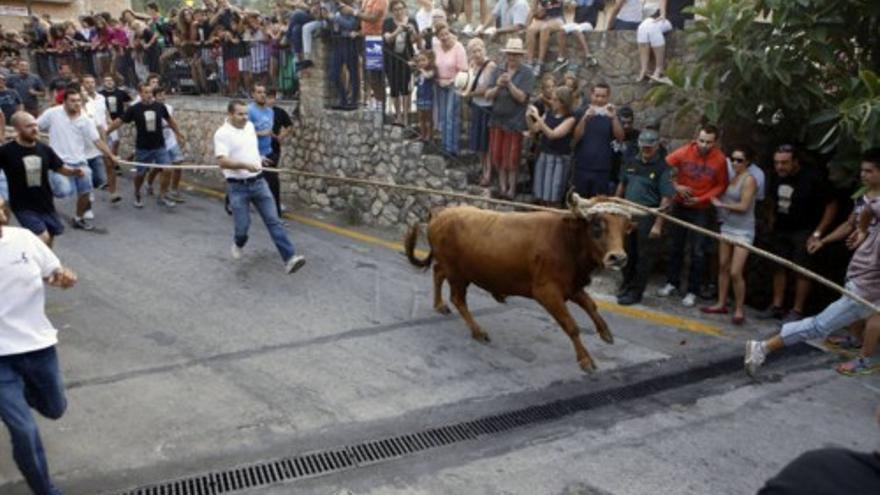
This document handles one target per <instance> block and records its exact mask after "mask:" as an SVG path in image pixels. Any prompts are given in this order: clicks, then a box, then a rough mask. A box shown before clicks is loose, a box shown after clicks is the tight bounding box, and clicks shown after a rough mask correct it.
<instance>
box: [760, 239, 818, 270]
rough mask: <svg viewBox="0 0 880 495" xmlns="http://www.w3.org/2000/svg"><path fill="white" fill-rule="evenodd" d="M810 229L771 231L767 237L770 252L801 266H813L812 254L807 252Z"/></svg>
mask: <svg viewBox="0 0 880 495" xmlns="http://www.w3.org/2000/svg"><path fill="white" fill-rule="evenodd" d="M811 235H813V232H812V231H811V230H795V231H779V230H777V231H773V232H772V233H770V236H769V238H768V239H767V241H768V244H769V247H770V252H772V253H773V254H775V255H776V256H780V257H782V258H785V259H787V260H789V261H791V262H792V263H795V264H798V265H800V266H803V267H810V266H813V256H811V255H810V254H809V253H807V239H809V238H810V236H811Z"/></svg>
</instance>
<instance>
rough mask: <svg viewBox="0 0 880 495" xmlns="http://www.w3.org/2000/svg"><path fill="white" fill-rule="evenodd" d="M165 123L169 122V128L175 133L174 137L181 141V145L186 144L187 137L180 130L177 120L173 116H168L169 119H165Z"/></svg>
mask: <svg viewBox="0 0 880 495" xmlns="http://www.w3.org/2000/svg"><path fill="white" fill-rule="evenodd" d="M165 121H166V122H168V127H170V128H171V130H172V131H174V135H175V136H177V140H178V141H180V144H185V143H186V137H185V136H184V135H183V134H181V132H180V128H179V127H177V120H176V119H175V118H174V117H172V116H171V115H168V118H167V119H165Z"/></svg>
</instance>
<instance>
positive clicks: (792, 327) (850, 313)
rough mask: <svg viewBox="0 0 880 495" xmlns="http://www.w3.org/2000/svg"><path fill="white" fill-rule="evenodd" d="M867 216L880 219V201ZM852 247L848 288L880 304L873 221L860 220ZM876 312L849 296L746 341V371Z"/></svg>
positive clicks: (878, 232)
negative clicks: (771, 356)
mask: <svg viewBox="0 0 880 495" xmlns="http://www.w3.org/2000/svg"><path fill="white" fill-rule="evenodd" d="M878 161H880V157H878V156H876V154H870V155H867V156H866V157H865V158H864V160H863V162H865V163H869V164H872V166H873V167H877V162H878ZM865 210H866V212H865V213H864V214H866V215H872V216H873V217H874V218H875V219H876V218H880V200H878V199H876V198H873V199H871V200H870V201H867V202H866V205H865ZM853 235H854V236H855V237H854V239H853V241H852V245H854V246H857V248H856V252H855V254H853V257H852V260H850V262H849V268H848V269H847V273H846V279H847V282H846V289H847V290H849V291H851V292H852V293H854V294H856V295H857V296H859V297H861V298H863V299H865V300H866V301H868V302H870V303H872V304H874V305H875V306H876V305H878V304H880V229H877V228H874V229H869V222H864V221H860V222H859V225H858V226H857V230H856V232H854V233H853ZM875 313H876V312H875V310H874V309H872V308H870V307H868V306H867V305H864V304H861V303H859V302H857V301H855V300H853V299H851V298H849V297H847V296H841V298H840V299H838V300H837V301H835V302H833V303H831V305H829V306H828V307H827V308H825V310H823V311H822V312H821V313H819V314H818V315H816V316H813V317H809V318H804V319H802V320H798V321H793V322H790V323H786V324H785V325H783V326H782V331H781V332H780V333H779V334H777V335H774V336H773V337H771V338H769V339H767V340H764V341H763V342H762V341H757V340H750V341H748V342H746V355H745V368H746V372H747V373H749V374H750V375H754V374H755V373H756V372H757V370H758V368H759V367H760V366H761V365H762V364H763V363H764V361H765V360H766V359H767V355H768V354H770V353H772V352H774V351H777V350H779V349H781V348H783V347H786V346H791V345H793V344H796V343H798V342H803V341H805V340H810V339H816V338H823V337H827V336H828V335H829V334H831V332H834V331H836V330H839V329H841V328H844V327H848V326H849V325H852V324H853V323H857V322H859V321H861V320H864V319H866V318H869V317H871V316H872V315H874V314H875Z"/></svg>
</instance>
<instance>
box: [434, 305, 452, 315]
mask: <svg viewBox="0 0 880 495" xmlns="http://www.w3.org/2000/svg"><path fill="white" fill-rule="evenodd" d="M434 310H435V311H437V312H438V313H440V314H441V315H449V314H452V310H450V309H449V306H447V305H445V304H441V305H440V306H437V307H435V308H434Z"/></svg>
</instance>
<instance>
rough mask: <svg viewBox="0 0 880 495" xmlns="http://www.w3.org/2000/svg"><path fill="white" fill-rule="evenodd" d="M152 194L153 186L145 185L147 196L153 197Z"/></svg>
mask: <svg viewBox="0 0 880 495" xmlns="http://www.w3.org/2000/svg"><path fill="white" fill-rule="evenodd" d="M153 192H154V191H153V186H152V185H150V184H147V196H152V195H153Z"/></svg>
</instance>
